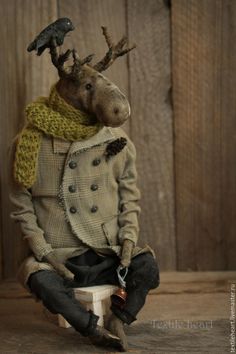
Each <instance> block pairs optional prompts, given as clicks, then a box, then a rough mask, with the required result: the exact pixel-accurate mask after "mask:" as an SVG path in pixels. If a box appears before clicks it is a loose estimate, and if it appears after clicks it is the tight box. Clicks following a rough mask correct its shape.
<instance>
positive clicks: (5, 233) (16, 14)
mask: <svg viewBox="0 0 236 354" xmlns="http://www.w3.org/2000/svg"><path fill="white" fill-rule="evenodd" d="M1 16H2V19H3V20H2V21H1V23H0V30H1V33H2V40H1V46H2V49H1V55H0V76H1V81H0V92H1V95H0V111H1V130H0V144H1V145H0V157H1V172H0V178H1V222H2V225H1V244H2V265H3V267H2V271H1V273H2V276H3V277H5V278H8V277H13V276H14V275H15V271H16V269H17V268H18V267H19V264H20V262H21V261H22V259H23V258H24V256H25V254H27V245H26V243H25V242H23V241H22V238H21V235H20V232H19V227H18V226H16V225H15V224H13V223H12V221H11V220H10V217H9V212H10V210H11V208H12V207H11V205H10V202H9V198H8V195H9V184H8V182H9V181H8V163H9V156H8V149H9V146H10V144H11V141H12V139H13V137H14V136H15V134H16V132H17V131H18V129H19V128H20V127H21V126H22V123H23V120H24V106H25V105H26V104H27V103H29V102H30V101H31V100H32V99H35V98H36V97H37V96H39V95H42V94H47V93H48V90H49V86H50V84H51V83H53V81H54V79H55V73H54V71H53V70H52V68H51V64H50V60H49V58H48V56H46V55H45V56H42V58H40V59H39V58H37V57H36V56H35V55H34V54H32V55H29V54H27V51H26V48H27V45H28V44H29V42H30V41H31V40H32V38H33V36H34V35H35V33H38V32H39V31H40V30H41V29H42V27H44V26H46V25H47V24H48V23H49V22H51V21H53V20H55V19H56V18H57V6H56V1H52V0H50V1H40V0H34V1H31V0H24V1H16V0H7V1H3V2H2V3H1Z"/></svg>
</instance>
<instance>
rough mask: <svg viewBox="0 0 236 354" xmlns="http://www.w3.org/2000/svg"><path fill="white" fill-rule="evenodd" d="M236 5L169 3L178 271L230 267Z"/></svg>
mask: <svg viewBox="0 0 236 354" xmlns="http://www.w3.org/2000/svg"><path fill="white" fill-rule="evenodd" d="M235 39H236V2H235V1H230V0H224V1H223V0H218V1H215V0H174V1H173V2H172V54H173V55H172V70H173V92H174V122H175V124H174V125H175V131H174V134H175V174H176V213H177V214H176V238H177V269H179V270H186V269H191V270H220V269H235V267H236V257H235V254H236V242H235V234H236V164H235V157H236V155H235V154H236V138H235V131H236V120H235V111H236V103H235V102H236V101H235V87H236V74H235V73H236V61H235V56H236V49H235V45H234V43H235Z"/></svg>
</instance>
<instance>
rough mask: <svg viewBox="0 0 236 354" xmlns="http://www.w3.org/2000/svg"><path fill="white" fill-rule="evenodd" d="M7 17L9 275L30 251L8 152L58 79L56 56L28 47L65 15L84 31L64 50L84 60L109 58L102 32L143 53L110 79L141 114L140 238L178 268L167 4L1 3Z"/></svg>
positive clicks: (4, 114) (4, 105)
mask: <svg viewBox="0 0 236 354" xmlns="http://www.w3.org/2000/svg"><path fill="white" fill-rule="evenodd" d="M1 15H2V19H3V20H2V21H1V23H0V28H1V33H2V42H1V44H2V48H1V49H2V50H1V56H0V60H1V62H0V63H1V66H0V75H1V82H0V92H1V95H0V109H1V131H0V134H1V146H0V154H1V155H0V156H1V162H2V166H4V168H1V171H0V178H1V180H0V184H1V192H0V196H1V218H0V219H1V220H2V222H1V227H0V230H1V243H0V245H2V252H1V255H2V267H0V270H1V273H2V276H3V277H4V278H11V277H14V276H15V272H16V269H17V268H18V266H19V264H20V262H21V261H22V259H23V258H24V257H25V255H26V254H27V251H28V249H27V245H26V243H25V242H23V241H22V238H21V235H20V230H19V226H16V225H14V224H13V223H12V221H11V220H10V218H9V212H10V210H11V208H12V207H11V205H10V203H9V200H8V194H9V187H8V179H7V164H8V156H7V149H8V146H9V145H10V142H11V140H12V138H13V136H15V134H16V132H17V131H18V130H19V128H20V127H21V126H22V123H23V119H24V107H25V105H26V104H27V103H28V102H30V101H31V100H32V99H35V98H36V97H37V96H39V95H47V94H48V92H49V88H50V85H51V84H52V83H53V82H55V80H56V79H57V75H56V70H55V68H53V66H52V65H51V64H50V58H49V55H47V54H46V52H45V54H43V55H42V56H41V57H37V56H36V55H35V53H27V51H26V48H27V45H28V44H29V43H30V41H31V40H32V39H33V38H34V36H35V35H36V34H37V33H39V31H40V30H41V29H42V28H43V27H44V26H46V25H47V24H48V23H50V22H51V21H53V20H55V19H56V18H58V17H63V16H68V17H70V18H71V19H72V21H73V23H74V24H75V26H76V31H74V32H72V33H70V35H69V36H67V38H66V41H65V46H64V47H70V46H72V45H73V46H75V48H76V49H77V50H78V51H79V53H80V55H81V56H85V55H88V54H90V53H95V54H96V57H95V59H94V61H95V60H99V59H100V58H101V57H102V56H103V55H104V53H105V51H106V50H107V47H106V43H105V40H104V38H103V36H102V31H101V28H100V27H101V25H106V26H108V28H109V30H110V32H111V33H112V35H113V39H114V41H117V40H119V39H120V38H121V36H122V35H123V34H127V35H129V36H130V42H133V41H134V42H136V43H137V45H138V49H137V50H136V51H133V52H131V54H130V57H129V58H130V59H128V57H124V58H121V59H118V60H117V61H116V63H115V64H114V65H113V66H112V67H111V68H110V69H109V70H108V71H107V72H106V73H105V74H106V75H107V76H108V77H109V78H111V79H112V80H113V81H114V82H115V83H116V84H117V85H118V86H119V87H120V88H121V89H122V91H124V92H125V93H126V94H127V95H128V96H129V98H130V99H131V105H132V107H131V108H132V110H133V114H132V117H131V119H130V121H129V122H127V123H126V124H125V125H124V126H123V128H124V129H125V130H126V131H127V132H128V133H129V135H130V136H131V138H132V139H133V140H134V142H135V145H136V148H137V159H138V161H137V168H138V173H139V175H140V177H139V185H140V188H141V193H142V201H141V206H142V209H143V213H142V214H143V215H142V219H141V233H140V238H141V240H142V243H149V244H150V246H152V247H153V248H154V249H155V250H156V252H157V254H158V255H159V260H160V264H161V268H162V269H175V245H174V221H173V198H174V197H173V183H172V175H173V167H172V146H173V143H172V130H171V129H172V128H171V125H172V120H171V112H170V104H169V102H168V90H169V88H170V60H169V55H170V48H169V45H170V43H169V32H170V24H169V10H168V9H167V8H165V7H164V5H163V2H162V1H160V0H158V1H154V0H148V2H147V3H143V2H141V1H126V0H119V1H116V0H99V1H96V0H89V1H82V0H79V1H77V0H24V1H23V0H20V1H16V0H4V1H2V2H1ZM143 24H145V26H146V27H143ZM153 51H154V52H153ZM145 53H146V54H145ZM129 60H130V61H129ZM135 66H137V67H136V68H135ZM138 66H140V67H138ZM148 68H150V70H149V69H148ZM136 76H137V77H136ZM151 77H153V79H151ZM153 92H154V94H153ZM144 123H146V124H144ZM0 249H1V247H0ZM0 261H1V259H0Z"/></svg>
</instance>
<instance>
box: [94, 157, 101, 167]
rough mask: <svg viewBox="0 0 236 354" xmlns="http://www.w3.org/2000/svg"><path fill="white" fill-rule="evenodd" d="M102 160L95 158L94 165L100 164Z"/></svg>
mask: <svg viewBox="0 0 236 354" xmlns="http://www.w3.org/2000/svg"><path fill="white" fill-rule="evenodd" d="M100 162H101V160H100V159H99V158H96V159H94V160H93V166H97V165H99V164H100Z"/></svg>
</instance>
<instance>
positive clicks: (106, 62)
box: [93, 26, 136, 72]
mask: <svg viewBox="0 0 236 354" xmlns="http://www.w3.org/2000/svg"><path fill="white" fill-rule="evenodd" d="M102 33H103V35H104V37H105V39H106V42H107V45H108V48H109V49H108V51H107V53H106V55H105V57H104V58H103V59H102V60H100V61H99V62H98V63H97V64H95V65H94V66H93V68H94V69H95V70H97V71H99V72H101V71H104V70H106V69H107V68H108V67H109V66H110V65H112V63H113V62H114V61H115V60H116V58H118V57H121V56H122V55H125V54H127V53H128V52H130V51H131V50H132V49H134V48H136V44H134V45H133V46H132V47H131V48H126V49H123V47H124V45H125V44H126V43H127V41H128V38H127V37H126V36H123V37H122V38H121V40H120V41H119V42H118V43H117V44H114V43H113V42H112V39H111V36H110V35H109V34H108V31H107V28H106V27H104V26H102Z"/></svg>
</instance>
